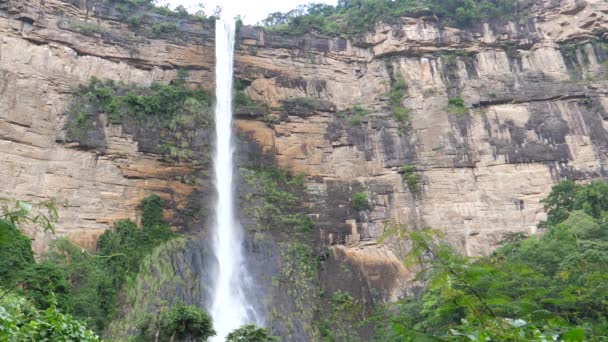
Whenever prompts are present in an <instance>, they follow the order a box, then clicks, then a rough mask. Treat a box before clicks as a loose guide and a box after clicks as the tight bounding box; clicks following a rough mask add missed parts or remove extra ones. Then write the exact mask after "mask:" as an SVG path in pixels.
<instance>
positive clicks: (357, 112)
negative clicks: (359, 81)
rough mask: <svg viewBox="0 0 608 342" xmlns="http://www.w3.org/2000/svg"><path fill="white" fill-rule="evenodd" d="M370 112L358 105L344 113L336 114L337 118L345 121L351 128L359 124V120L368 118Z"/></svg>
mask: <svg viewBox="0 0 608 342" xmlns="http://www.w3.org/2000/svg"><path fill="white" fill-rule="evenodd" d="M369 114H370V111H369V110H368V109H366V108H363V107H361V106H359V105H357V106H354V107H353V108H350V109H347V110H345V111H341V112H338V114H337V115H338V117H339V118H343V119H346V122H347V123H348V124H349V125H351V126H356V125H358V124H360V123H361V120H363V118H365V117H366V116H368V115H369Z"/></svg>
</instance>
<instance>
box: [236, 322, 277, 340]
mask: <svg viewBox="0 0 608 342" xmlns="http://www.w3.org/2000/svg"><path fill="white" fill-rule="evenodd" d="M278 341H279V338H278V337H276V336H272V335H270V332H269V331H268V329H266V328H259V327H257V326H255V325H253V324H247V325H243V326H242V327H240V328H238V329H235V330H233V331H232V332H231V333H230V334H228V336H226V342H278Z"/></svg>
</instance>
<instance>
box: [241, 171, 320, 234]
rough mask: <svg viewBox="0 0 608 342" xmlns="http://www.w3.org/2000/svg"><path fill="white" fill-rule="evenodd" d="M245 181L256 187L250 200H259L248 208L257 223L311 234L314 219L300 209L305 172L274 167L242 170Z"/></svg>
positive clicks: (269, 228) (272, 227)
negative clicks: (292, 171) (291, 171)
mask: <svg viewBox="0 0 608 342" xmlns="http://www.w3.org/2000/svg"><path fill="white" fill-rule="evenodd" d="M243 171H246V172H247V173H246V175H245V181H246V182H247V183H248V184H249V185H250V186H252V187H253V189H254V191H253V195H252V196H251V197H250V198H249V200H250V201H253V202H255V203H256V205H254V206H253V207H252V208H251V209H249V210H248V211H249V212H250V213H251V214H252V216H253V218H254V219H255V220H256V223H258V224H259V225H260V227H262V228H264V229H267V230H273V229H274V230H276V229H281V228H286V229H288V230H289V231H291V232H299V233H308V232H311V231H312V229H313V228H314V222H313V220H312V219H311V218H310V217H309V216H308V215H306V214H305V213H302V212H301V207H300V206H301V203H302V196H303V191H304V175H303V174H297V175H292V174H290V173H288V172H286V171H284V170H281V169H278V168H272V167H265V168H258V169H250V170H243Z"/></svg>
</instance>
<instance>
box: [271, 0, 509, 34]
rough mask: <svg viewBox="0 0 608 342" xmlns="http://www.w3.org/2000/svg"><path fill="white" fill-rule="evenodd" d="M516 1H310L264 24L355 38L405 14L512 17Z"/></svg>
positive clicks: (463, 22)
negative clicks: (379, 23) (331, 3)
mask: <svg viewBox="0 0 608 342" xmlns="http://www.w3.org/2000/svg"><path fill="white" fill-rule="evenodd" d="M518 5H519V4H518V2H517V1H513V0H339V1H338V4H337V5H336V6H332V5H327V4H321V3H309V4H307V5H301V6H298V7H297V8H296V9H294V10H291V11H289V12H285V13H283V12H275V13H271V14H270V15H269V16H268V17H267V18H266V19H265V20H263V22H262V24H263V25H264V26H265V27H266V28H268V29H270V30H273V31H277V32H281V33H287V34H294V35H295V34H303V33H307V32H318V33H322V34H327V35H334V36H345V37H353V36H357V35H360V34H362V33H365V32H369V31H371V30H372V29H373V27H374V25H375V24H376V23H378V22H387V23H391V22H394V21H395V20H397V19H398V18H399V17H401V16H403V15H434V16H436V17H437V18H438V19H441V20H443V21H444V22H445V23H446V24H448V25H453V26H456V27H465V26H468V25H471V24H473V23H475V22H479V21H480V20H484V19H495V18H511V17H512V16H513V14H514V13H517V12H518Z"/></svg>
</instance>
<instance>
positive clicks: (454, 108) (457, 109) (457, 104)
mask: <svg viewBox="0 0 608 342" xmlns="http://www.w3.org/2000/svg"><path fill="white" fill-rule="evenodd" d="M448 113H450V114H454V115H465V114H469V108H467V106H466V105H465V103H464V100H463V99H462V98H461V97H451V98H449V99H448Z"/></svg>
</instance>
